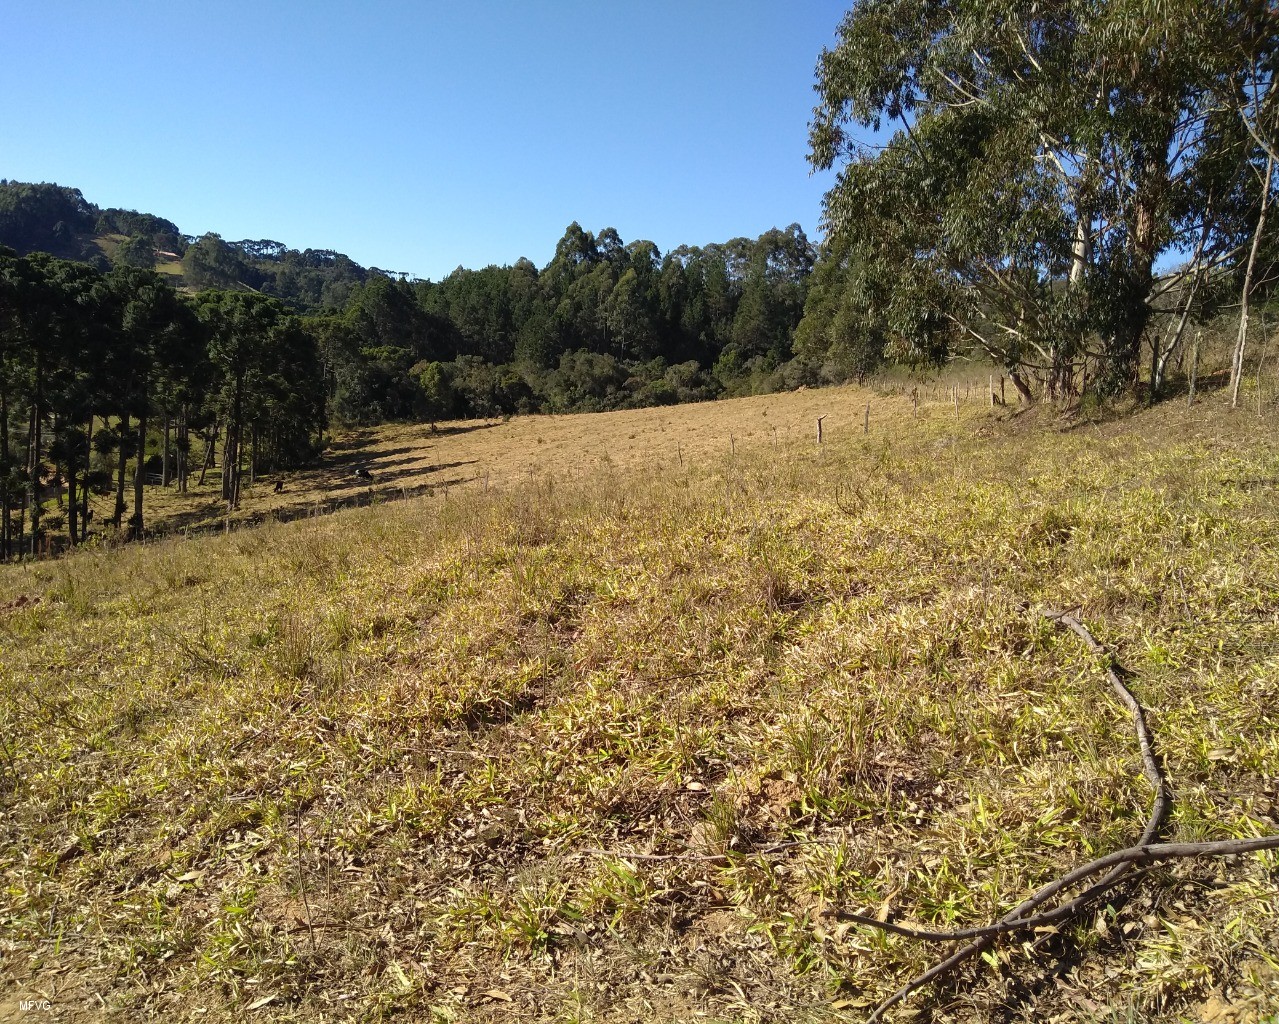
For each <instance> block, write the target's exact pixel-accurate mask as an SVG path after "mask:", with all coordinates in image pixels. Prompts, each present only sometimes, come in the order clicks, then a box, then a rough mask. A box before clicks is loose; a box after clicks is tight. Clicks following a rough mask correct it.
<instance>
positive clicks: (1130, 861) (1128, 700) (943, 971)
mask: <svg viewBox="0 0 1279 1024" xmlns="http://www.w3.org/2000/svg"><path fill="white" fill-rule="evenodd" d="M1042 614H1043V616H1044V618H1046V619H1049V620H1051V621H1053V622H1056V623H1058V624H1060V625H1062V626H1065V627H1066V628H1067V629H1069V630H1070V631H1071V632H1073V633H1075V634H1076V635H1077V636H1079V637H1080V638H1081V639H1082V640H1083V641H1084V643H1085V644H1087V645H1088V649H1089V650H1090V651H1091V652H1092V653H1093V654H1095V655H1098V656H1101V657H1104V658H1106V679H1107V681H1108V682H1109V683H1110V686H1111V689H1113V690H1114V691H1115V694H1116V696H1118V697H1119V699H1120V701H1122V702H1123V704H1124V706H1125V707H1126V708H1127V709H1128V712H1129V715H1130V716H1131V718H1132V722H1133V728H1134V730H1135V731H1136V733H1137V743H1138V746H1139V747H1140V749H1141V764H1142V772H1143V774H1145V776H1146V779H1147V781H1149V782H1150V785H1151V786H1152V787H1153V788H1154V791H1155V798H1154V800H1153V802H1152V803H1151V806H1150V813H1149V815H1147V818H1146V827H1145V828H1144V829H1143V830H1142V833H1141V837H1140V839H1138V841H1137V844H1136V845H1135V846H1134V847H1130V848H1129V850H1127V851H1120V853H1127V852H1129V851H1131V850H1134V849H1137V850H1140V849H1157V848H1159V846H1161V845H1164V844H1157V843H1155V840H1156V839H1157V838H1158V836H1159V833H1160V830H1161V829H1162V828H1163V825H1164V822H1165V821H1166V820H1167V817H1168V814H1169V812H1170V811H1171V810H1172V790H1171V789H1170V788H1169V786H1168V781H1167V779H1165V778H1164V774H1163V769H1162V768H1161V767H1160V764H1159V757H1158V755H1157V754H1156V753H1155V743H1154V739H1153V737H1152V736H1151V735H1150V729H1149V727H1148V726H1147V725H1146V714H1145V709H1144V708H1143V707H1142V706H1141V703H1140V701H1138V700H1137V698H1136V697H1135V696H1133V693H1132V691H1131V690H1129V689H1128V687H1127V686H1125V685H1124V681H1123V680H1122V679H1120V678H1119V674H1118V673H1117V672H1116V671H1115V667H1114V663H1113V661H1112V660H1111V658H1110V656H1109V654H1108V653H1107V651H1106V649H1105V648H1104V647H1103V646H1102V645H1101V644H1099V643H1098V642H1097V639H1096V637H1094V636H1093V635H1092V633H1091V632H1089V630H1088V627H1087V626H1085V625H1084V624H1083V623H1082V622H1080V621H1079V619H1077V618H1076V617H1075V616H1074V615H1073V614H1071V613H1070V612H1055V611H1044V612H1042ZM1178 845H1194V844H1178ZM1109 856H1110V857H1111V858H1114V859H1112V860H1107V858H1105V857H1103V858H1101V860H1100V861H1094V862H1093V864H1092V865H1084V868H1093V870H1090V871H1084V868H1078V869H1076V871H1084V873H1083V874H1082V875H1081V876H1079V877H1076V878H1075V879H1074V880H1073V881H1079V880H1080V879H1081V878H1087V877H1091V876H1092V875H1094V874H1096V873H1097V872H1099V871H1106V874H1105V875H1104V876H1103V877H1102V878H1101V880H1100V881H1098V882H1096V883H1095V884H1094V885H1092V886H1091V887H1090V888H1089V889H1088V890H1087V891H1086V892H1084V893H1082V894H1081V895H1080V896H1078V897H1076V898H1075V899H1074V900H1071V901H1070V902H1069V903H1066V904H1063V905H1062V906H1061V907H1059V908H1056V910H1055V911H1049V912H1048V914H1046V915H1039V918H1035V917H1029V916H1027V915H1029V914H1030V913H1031V911H1033V910H1035V909H1036V908H1037V907H1039V906H1042V905H1043V904H1044V903H1045V902H1047V901H1048V900H1050V899H1052V897H1053V896H1055V895H1056V894H1057V893H1059V892H1061V891H1062V890H1063V889H1064V888H1066V887H1067V886H1069V885H1071V884H1073V883H1072V882H1067V881H1064V879H1065V878H1068V877H1070V876H1069V875H1067V876H1063V878H1061V879H1058V880H1057V881H1055V882H1051V883H1049V884H1048V885H1046V886H1044V887H1043V888H1042V889H1040V890H1039V891H1038V892H1036V893H1035V894H1034V895H1032V896H1030V897H1029V898H1028V899H1025V900H1023V901H1022V902H1021V903H1019V904H1018V905H1017V906H1016V907H1014V908H1013V909H1012V910H1010V911H1009V912H1008V913H1007V914H1005V915H1004V916H1003V917H1001V918H1000V919H999V920H998V921H997V922H995V924H994V925H991V926H988V927H987V928H983V929H978V930H975V931H976V934H975V936H974V937H973V941H972V942H970V943H969V944H968V945H966V946H963V947H962V948H960V949H958V950H956V951H955V952H954V953H952V954H951V955H950V956H949V957H947V958H946V959H945V960H943V961H941V962H940V963H938V964H935V965H933V966H932V967H930V968H929V969H928V970H927V971H925V972H924V973H923V974H920V975H918V976H917V977H914V978H912V979H911V980H910V981H908V982H907V983H906V984H905V985H903V986H902V987H901V988H900V989H898V990H897V991H896V992H894V993H893V994H892V995H891V996H889V997H888V998H887V999H885V1000H884V1001H883V1002H882V1003H880V1004H879V1006H877V1007H876V1008H875V1011H874V1013H872V1014H871V1015H870V1017H869V1018H868V1019H867V1024H875V1022H876V1021H878V1020H880V1019H881V1018H882V1017H883V1016H884V1014H885V1013H887V1012H888V1011H889V1010H890V1009H892V1007H894V1006H896V1005H897V1004H898V1003H900V1002H902V1000H904V999H907V998H908V997H909V996H911V995H912V994H913V993H915V992H917V991H918V990H919V989H921V988H923V987H924V986H925V985H928V984H930V983H931V982H933V981H935V980H937V979H938V978H942V977H945V976H946V975H948V974H950V973H951V972H952V971H954V970H955V969H956V968H957V967H959V966H960V964H962V963H964V962H965V961H967V960H970V959H971V958H972V957H974V956H977V955H978V954H979V953H983V952H985V951H986V950H987V949H989V948H990V947H991V946H992V945H994V942H995V940H996V939H997V938H998V937H999V936H1000V935H1003V934H1006V933H1009V932H1015V931H1021V930H1023V929H1033V928H1036V927H1045V926H1046V925H1045V924H1044V923H1043V918H1049V920H1050V922H1051V923H1056V922H1058V921H1061V920H1065V919H1067V918H1069V917H1073V916H1074V915H1075V914H1077V913H1078V912H1079V911H1080V910H1082V909H1083V907H1084V906H1085V905H1086V904H1087V903H1088V902H1090V901H1091V900H1093V899H1095V898H1096V897H1097V896H1099V895H1101V894H1102V893H1105V892H1107V891H1109V890H1110V889H1112V888H1114V887H1115V886H1116V885H1117V884H1118V883H1119V882H1121V881H1122V880H1123V879H1124V877H1125V876H1126V875H1127V874H1128V873H1129V872H1130V871H1131V870H1132V867H1133V865H1134V864H1137V863H1141V862H1142V861H1141V860H1140V858H1138V857H1135V856H1133V857H1120V856H1119V855H1118V854H1110V855H1109ZM1103 862H1104V863H1103ZM1094 865H1098V866H1096V867H1094ZM1071 874H1072V875H1074V874H1075V872H1071ZM1037 921H1038V922H1039V923H1036V922H1037ZM875 923H876V925H879V924H882V923H883V922H875ZM964 937H967V936H964Z"/></svg>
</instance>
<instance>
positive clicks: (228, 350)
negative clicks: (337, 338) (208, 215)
mask: <svg viewBox="0 0 1279 1024" xmlns="http://www.w3.org/2000/svg"><path fill="white" fill-rule="evenodd" d="M324 412H325V403H324V377H323V370H322V362H321V359H320V353H319V350H318V348H317V346H316V342H315V338H314V336H313V334H311V333H310V332H309V331H308V330H307V329H306V327H305V325H304V324H303V322H302V321H301V320H300V319H299V318H298V317H296V316H294V315H293V314H291V313H290V312H289V311H288V310H287V309H285V308H284V307H283V306H281V305H280V304H279V303H278V302H277V301H275V300H273V299H269V298H266V297H264V296H262V295H258V294H254V293H252V292H232V291H206V292H202V293H200V294H198V295H195V296H185V295H180V294H179V293H177V292H176V291H175V290H174V289H173V288H172V287H171V286H170V285H169V284H168V283H166V282H165V281H164V280H163V278H161V277H160V275H158V274H157V273H156V272H155V271H154V270H148V269H145V268H140V267H133V266H118V267H115V268H113V269H112V270H110V271H107V272H105V273H104V272H102V271H101V270H98V269H97V268H95V267H93V266H90V265H88V264H86V263H81V262H77V261H72V260H63V259H58V258H57V257H53V256H50V255H48V254H47V253H32V254H29V255H26V256H18V255H17V254H16V253H14V251H13V250H11V249H0V559H3V558H10V557H13V556H14V555H19V554H27V553H29V554H36V553H39V552H40V551H42V550H44V549H45V548H46V547H47V546H48V541H49V539H50V537H52V536H54V535H56V536H58V537H65V539H66V540H67V541H69V542H70V543H73V544H74V543H79V542H81V541H83V540H84V539H85V537H86V536H87V533H88V529H89V520H90V514H91V508H90V503H89V495H90V493H91V492H97V493H102V494H109V493H111V491H112V490H114V493H115V504H114V512H113V515H112V524H113V526H114V527H115V528H116V529H117V530H118V531H121V532H127V534H128V535H129V536H133V537H139V536H141V535H142V533H143V528H144V519H143V497H144V493H145V485H146V484H147V483H148V482H152V483H156V484H160V485H162V486H167V485H169V484H173V485H174V486H176V487H178V488H179V489H180V490H185V489H186V488H187V485H188V480H189V477H190V476H191V474H192V473H194V472H198V473H199V474H200V479H201V481H203V478H204V475H205V474H206V473H207V472H208V471H209V469H210V468H212V464H213V457H214V453H215V452H217V451H220V452H221V458H220V465H219V471H220V473H221V482H222V495H223V497H224V498H225V499H226V500H227V502H228V503H229V504H230V505H231V506H234V505H235V503H236V502H237V501H238V498H239V494H240V487H241V480H242V478H243V476H244V474H245V473H248V474H249V475H250V476H251V475H252V474H254V473H256V472H257V471H259V470H262V469H267V470H269V469H274V468H282V467H289V466H295V465H297V464H299V463H300V462H302V461H304V460H305V459H307V458H309V457H310V456H311V455H312V454H313V453H314V451H315V449H316V445H317V444H318V443H319V441H320V438H321V434H322V431H323V429H324V426H325V414H324ZM193 436H200V437H202V438H203V444H202V445H200V446H199V449H198V450H199V451H201V452H202V453H203V461H202V462H201V464H200V465H198V466H195V465H192V464H191V463H190V456H191V453H192V451H193V450H194V449H193V445H192V438H193ZM130 468H131V469H132V472H131V473H130V472H129V470H130ZM130 482H131V483H132V487H131V489H130V488H129V486H128V485H129V483H130ZM46 505H51V506H53V508H54V509H56V511H53V510H48V511H47V510H46Z"/></svg>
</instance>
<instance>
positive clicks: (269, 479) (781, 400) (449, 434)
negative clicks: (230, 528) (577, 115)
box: [96, 388, 978, 532]
mask: <svg viewBox="0 0 1279 1024" xmlns="http://www.w3.org/2000/svg"><path fill="white" fill-rule="evenodd" d="M868 399H869V400H871V402H872V409H871V416H872V427H873V428H874V429H875V430H876V432H881V433H882V431H883V429H884V428H885V425H886V424H885V422H884V421H883V420H882V419H881V416H883V415H888V416H892V417H896V416H899V415H900V404H899V403H896V402H892V403H888V402H885V401H884V399H883V398H881V397H879V396H875V395H873V394H866V393H864V392H863V391H861V390H860V389H857V388H830V389H822V390H817V391H801V392H797V393H791V394H786V395H768V396H762V397H758V398H745V399H739V400H736V401H732V402H705V403H701V404H696V405H679V406H670V407H666V408H661V409H642V410H635V411H623V412H611V413H597V414H576V415H564V416H523V417H516V418H513V419H508V420H497V419H494V420H459V421H454V422H442V423H439V424H437V425H436V426H435V428H432V427H431V426H429V425H426V424H409V425H390V426H383V427H374V428H368V429H363V430H348V431H345V432H340V433H338V434H337V435H336V436H335V437H334V439H333V440H332V442H331V443H330V444H329V445H328V446H327V447H326V449H325V451H324V454H323V455H322V457H321V458H320V459H319V460H318V461H317V463H316V465H314V466H312V467H310V468H308V469H304V470H300V471H297V472H292V473H288V474H284V475H283V477H282V479H283V480H284V484H285V487H284V490H283V491H282V492H280V493H276V492H275V490H274V487H275V482H276V480H277V479H280V478H281V477H278V476H276V475H271V476H264V477H261V478H259V479H258V480H257V481H256V482H255V483H254V484H253V485H252V486H249V485H248V484H247V483H246V485H245V488H244V492H243V495H242V501H241V508H240V509H239V510H238V511H237V512H236V513H234V514H233V515H232V516H231V517H230V521H231V523H232V524H235V523H240V522H246V521H250V522H256V521H261V520H264V519H269V518H280V519H295V518H300V517H308V516H311V515H316V514H321V513H323V512H327V511H330V510H332V509H333V508H335V507H343V506H357V505H365V504H369V503H371V502H377V501H386V500H395V499H399V498H402V497H406V496H407V497H419V496H423V495H426V496H434V497H437V498H439V499H440V500H443V497H444V494H445V493H446V492H455V491H456V490H457V489H458V488H465V487H478V488H480V489H482V490H483V489H492V488H496V487H507V486H510V485H513V484H516V483H520V482H527V481H530V480H544V481H545V480H556V481H560V482H564V481H567V480H570V479H580V478H583V477H587V476H591V475H597V474H599V473H601V472H603V473H609V472H612V473H618V474H641V475H647V474H652V473H659V472H661V471H663V470H665V469H678V468H680V467H681V466H691V465H694V464H698V463H705V462H707V461H708V460H717V459H719V458H721V457H722V456H731V455H732V454H734V453H735V452H737V451H738V450H740V451H742V452H745V451H747V450H750V449H759V448H760V447H762V446H777V445H781V444H784V443H788V442H791V441H799V440H808V439H813V440H815V439H816V434H817V417H818V416H824V417H825V420H824V422H823V430H824V436H825V437H826V438H827V439H829V440H835V439H838V438H840V437H843V438H845V439H846V438H848V437H850V436H852V435H854V434H857V435H860V434H861V433H862V431H863V429H864V427H865V403H866V401H867V400H868ZM977 405H978V403H977V399H976V396H975V395H974V397H973V400H972V402H971V403H970V408H976V407H977ZM923 415H924V417H925V419H927V418H928V417H930V416H932V417H938V416H945V415H950V416H951V417H952V418H953V410H951V407H950V406H948V405H947V404H946V403H944V402H940V401H939V402H936V403H926V406H925V409H924V411H923ZM199 457H200V452H199V446H198V445H197V451H196V459H197V461H198V460H199ZM360 467H363V468H366V469H368V470H369V472H370V473H371V475H372V477H373V479H372V481H371V482H369V481H364V480H362V479H359V478H357V477H356V476H355V475H354V473H355V470H356V469H357V468H360ZM196 475H197V476H198V474H196ZM219 487H220V484H219V478H218V475H217V471H216V469H215V470H214V471H213V472H211V473H210V474H209V475H208V477H207V478H206V481H205V485H204V486H203V487H200V486H198V484H197V482H196V480H195V478H193V479H192V481H191V490H190V492H189V493H188V494H187V495H180V494H177V493H176V492H175V490H174V489H173V488H168V489H164V488H160V487H148V488H147V490H146V503H147V505H146V507H147V524H148V528H149V529H155V530H158V531H162V532H163V531H173V530H178V531H182V530H192V529H194V530H207V529H210V528H216V527H219V526H222V525H224V524H225V523H226V521H227V516H226V506H225V503H224V502H222V501H221V499H220V497H219ZM96 501H97V504H98V505H99V508H98V511H97V518H98V520H99V521H102V519H103V517H104V514H107V513H109V512H110V509H111V505H112V502H113V501H114V497H113V496H111V497H100V498H97V499H96Z"/></svg>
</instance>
